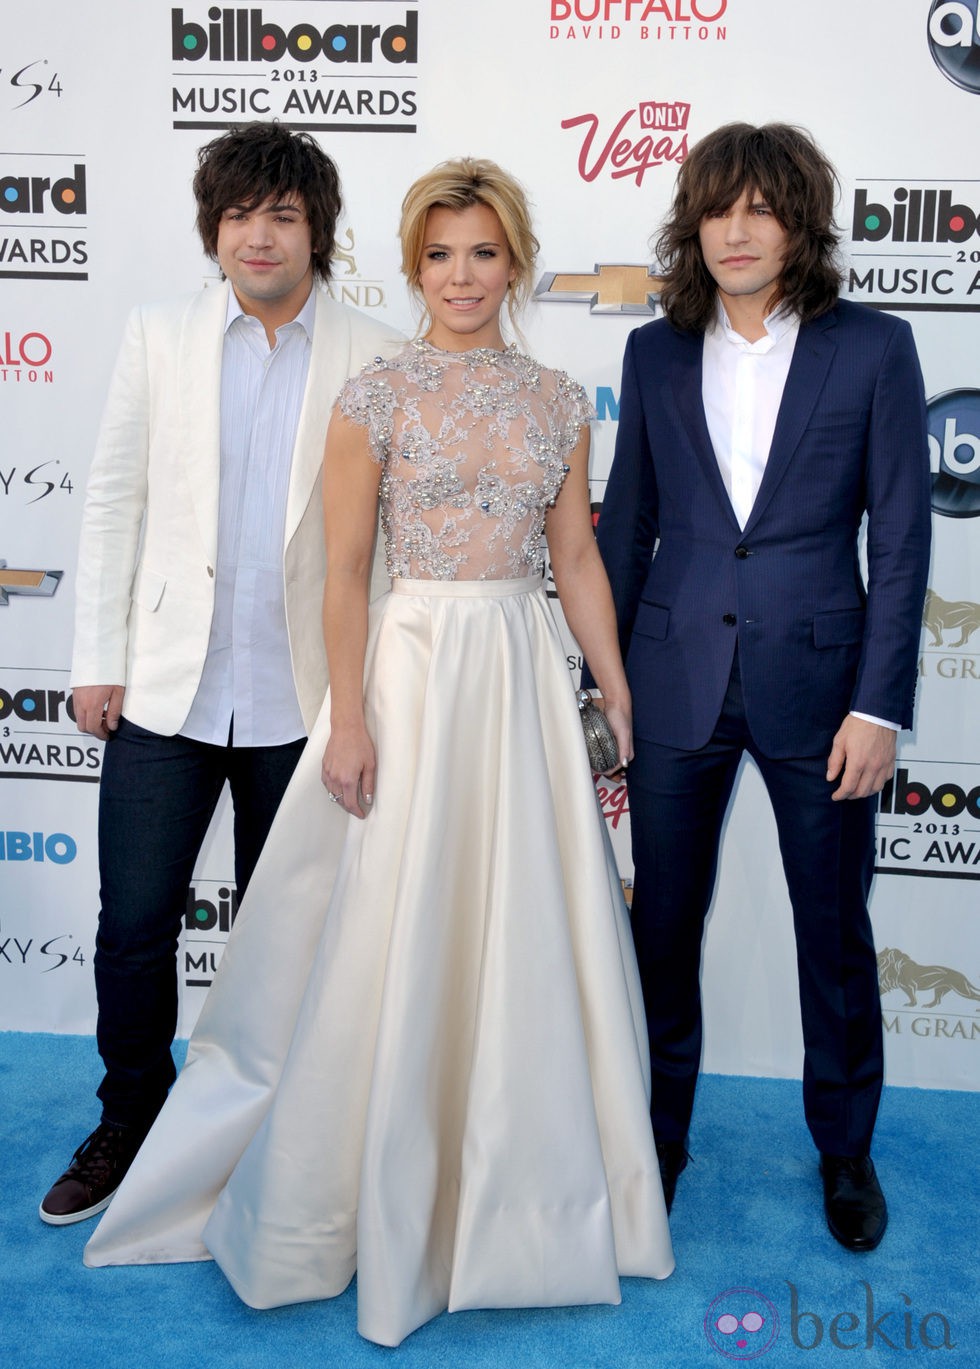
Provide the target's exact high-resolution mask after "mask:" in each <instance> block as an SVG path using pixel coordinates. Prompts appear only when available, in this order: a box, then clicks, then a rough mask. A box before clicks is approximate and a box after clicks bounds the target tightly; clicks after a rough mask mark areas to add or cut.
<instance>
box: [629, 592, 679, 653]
mask: <svg viewBox="0 0 980 1369" xmlns="http://www.w3.org/2000/svg"><path fill="white" fill-rule="evenodd" d="M669 623H670V609H669V608H663V607H662V606H661V605H660V604H650V603H647V602H646V601H645V600H642V599H641V600H640V606H639V608H638V609H637V610H636V618H635V620H634V622H633V631H634V632H638V633H639V634H640V635H641V636H642V637H653V638H654V639H655V640H656V641H658V642H662V641H663V640H664V639H665V638H666V636H667V626H668V624H669Z"/></svg>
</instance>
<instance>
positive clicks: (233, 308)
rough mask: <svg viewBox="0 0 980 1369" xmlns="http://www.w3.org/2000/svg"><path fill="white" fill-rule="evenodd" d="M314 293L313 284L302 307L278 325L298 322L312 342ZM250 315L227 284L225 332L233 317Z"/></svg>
mask: <svg viewBox="0 0 980 1369" xmlns="http://www.w3.org/2000/svg"><path fill="white" fill-rule="evenodd" d="M316 293H317V288H316V286H315V285H314V286H312V288H311V289H310V293H309V294H308V295H307V297H306V303H305V304H304V305H303V307H302V309H301V310H300V311H299V313H298V314H297V315H296V317H295V318H294V319H290V321H289V323H282V324H280V325H279V326H280V327H281V328H288V327H289V326H290V324H293V323H298V324H300V325H301V326H302V328H303V330H304V331H305V333H306V336H307V337H308V338H309V339H310V341H311V342H312V341H313V326H314V323H315V322H316ZM252 317H254V316H253V315H251V314H246V313H245V310H244V309H243V308H242V306H241V304H240V303H239V301H238V296H237V295H236V294H235V291H234V288H233V287H232V286H229V287H228V311H227V313H226V314H225V332H226V333H227V331H228V329H229V328H230V327H231V325H232V324H233V323H234V322H235V319H236V318H246V319H247V318H252ZM278 331H279V329H278V328H277V329H276V332H278Z"/></svg>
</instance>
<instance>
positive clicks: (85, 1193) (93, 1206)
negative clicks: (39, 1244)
mask: <svg viewBox="0 0 980 1369" xmlns="http://www.w3.org/2000/svg"><path fill="white" fill-rule="evenodd" d="M142 1141H143V1133H142V1132H141V1131H140V1130H138V1129H136V1128H134V1127H120V1126H116V1125H115V1124H114V1123H113V1122H102V1123H100V1125H99V1126H97V1127H96V1128H95V1130H94V1131H93V1132H92V1135H91V1136H89V1137H87V1138H86V1140H84V1141H83V1142H82V1144H81V1145H80V1146H79V1147H78V1149H77V1150H76V1151H75V1154H74V1155H73V1156H72V1162H71V1164H70V1165H69V1166H68V1168H67V1169H66V1170H65V1172H64V1174H62V1176H61V1178H60V1179H58V1180H56V1181H55V1183H54V1184H53V1185H52V1186H51V1188H50V1189H49V1190H48V1192H47V1194H46V1195H45V1198H44V1201H43V1202H42V1203H41V1206H40V1208H39V1209H38V1212H39V1213H40V1217H41V1221H42V1222H49V1223H50V1224H51V1226H69V1225H70V1224H71V1223H72V1222H84V1221H85V1219H86V1217H94V1216H95V1214H96V1213H97V1212H101V1211H102V1210H103V1208H106V1207H108V1206H109V1203H110V1201H111V1199H112V1195H113V1194H114V1193H115V1191H116V1189H117V1188H118V1187H119V1185H120V1184H121V1183H122V1181H123V1176H124V1175H125V1173H126V1171H127V1169H129V1166H130V1165H131V1164H132V1163H133V1157H134V1156H135V1154H136V1152H137V1151H138V1150H139V1148H140V1145H141V1144H142Z"/></svg>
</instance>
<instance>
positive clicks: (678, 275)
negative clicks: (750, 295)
mask: <svg viewBox="0 0 980 1369" xmlns="http://www.w3.org/2000/svg"><path fill="white" fill-rule="evenodd" d="M838 189H839V186H838V181H837V176H836V174H835V172H834V168H833V167H832V166H831V164H830V162H829V161H828V160H827V158H826V157H825V156H824V155H823V153H822V152H821V151H820V149H819V148H818V147H817V146H816V144H815V143H814V141H813V139H812V138H811V137H810V135H809V134H808V133H806V132H804V130H803V129H799V128H793V127H792V126H791V125H790V124H764V125H763V126H762V127H761V128H755V127H753V126H752V125H751V124H725V125H724V127H722V128H718V129H715V131H714V132H713V133H709V134H708V135H707V137H705V138H702V139H701V141H700V142H699V143H697V144H696V145H695V146H694V148H693V149H692V150H691V153H690V156H689V157H688V158H687V160H686V161H685V162H684V163H683V165H682V166H681V169H680V172H679V173H678V176H677V186H676V189H675V191H674V199H673V203H672V205H671V209H670V214H669V216H668V218H667V220H666V222H665V223H664V224H663V227H662V228H661V230H660V233H659V235H658V237H657V240H656V256H657V260H658V262H659V267H660V270H661V272H662V274H663V281H664V283H663V288H662V290H661V292H660V302H661V304H662V306H663V309H664V313H665V314H666V315H667V318H668V319H669V320H670V322H671V323H672V324H673V325H674V327H675V328H679V329H680V330H682V331H684V332H694V333H699V332H704V330H705V329H706V328H707V327H708V326H709V325H710V324H711V322H712V320H713V319H714V317H715V311H716V308H717V304H716V300H717V289H718V287H717V285H716V283H715V281H714V278H713V277H712V275H711V273H710V272H709V271H708V268H707V267H706V266H705V264H704V255H703V253H702V251H701V243H700V240H699V236H698V233H699V229H700V227H701V222H702V220H703V219H704V218H705V217H706V216H707V215H708V214H715V213H718V212H721V211H724V210H726V209H730V208H731V206H732V205H733V204H734V203H735V201H736V200H737V199H738V198H739V196H740V195H741V194H742V192H743V191H748V192H749V193H750V194H757V195H759V197H760V198H761V199H762V200H764V201H765V202H766V204H767V205H768V206H769V208H770V209H771V210H772V212H773V214H774V215H775V216H776V218H777V220H778V221H779V223H780V224H781V225H782V226H783V228H784V229H785V230H786V233H787V235H788V241H787V244H786V258H785V262H784V265H783V271H782V275H781V276H780V278H779V281H778V282H777V284H776V286H775V288H774V291H773V295H772V298H771V299H770V300H769V301H768V304H767V311H771V310H772V309H774V308H776V306H777V305H782V306H785V307H786V308H789V309H792V310H793V311H794V312H795V313H796V314H797V315H798V316H799V318H800V320H801V322H804V323H805V322H807V320H809V319H812V318H817V317H818V316H819V315H820V314H825V313H826V312H827V310H828V309H831V308H833V306H834V304H835V303H836V302H837V296H838V294H839V293H840V282H841V272H840V265H839V262H838V257H837V243H838V237H837V232H836V227H835V224H834V202H835V199H836V196H837V191H838Z"/></svg>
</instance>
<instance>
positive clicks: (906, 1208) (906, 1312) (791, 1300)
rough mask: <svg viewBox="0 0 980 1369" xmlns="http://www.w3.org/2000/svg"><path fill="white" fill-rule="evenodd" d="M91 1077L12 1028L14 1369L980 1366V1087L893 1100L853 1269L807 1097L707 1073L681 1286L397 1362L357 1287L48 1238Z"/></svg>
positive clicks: (562, 1312) (54, 1042) (8, 1216)
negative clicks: (266, 1298)
mask: <svg viewBox="0 0 980 1369" xmlns="http://www.w3.org/2000/svg"><path fill="white" fill-rule="evenodd" d="M99 1078H100V1069H99V1061H98V1058H97V1056H96V1052H95V1045H94V1042H93V1041H92V1040H91V1039H90V1038H88V1037H71V1036H46V1035H34V1034H26V1033H24V1034H22V1033H14V1032H7V1033H0V1096H2V1097H3V1114H2V1121H0V1144H2V1153H3V1156H4V1159H5V1163H4V1171H5V1173H4V1188H5V1202H4V1204H3V1211H2V1216H0V1251H2V1301H0V1308H2V1311H0V1365H2V1366H3V1367H4V1369H34V1366H37V1369H61V1366H65V1369H69V1367H70V1369H123V1367H124V1366H125V1369H201V1366H207V1369H226V1366H227V1367H228V1369H232V1367H233V1369H246V1367H247V1369H303V1367H304V1366H307V1365H309V1366H314V1365H315V1366H317V1367H318V1369H370V1367H371V1366H378V1365H385V1364H387V1365H389V1366H390V1365H392V1364H395V1363H397V1365H398V1369H402V1366H404V1367H405V1369H436V1367H437V1366H446V1369H471V1366H491V1367H492V1369H533V1367H534V1366H555V1369H559V1367H560V1369H653V1367H654V1366H660V1367H661V1369H688V1366H702V1365H717V1366H718V1367H719V1369H724V1366H725V1364H726V1363H730V1362H732V1361H742V1360H748V1359H753V1360H755V1361H757V1362H760V1363H761V1365H762V1366H763V1369H780V1367H781V1366H784V1365H785V1366H797V1365H798V1366H817V1369H822V1367H823V1366H828V1365H840V1366H843V1369H847V1367H848V1366H850V1365H859V1366H861V1369H868V1367H869V1366H879V1365H881V1366H888V1367H889V1369H895V1367H896V1366H900V1365H903V1364H905V1363H921V1362H923V1361H926V1360H927V1361H928V1362H929V1363H930V1364H935V1365H943V1364H951V1365H961V1366H964V1369H965V1367H966V1366H970V1369H973V1366H976V1365H980V1311H978V1305H980V1276H978V1263H980V1262H978V1251H977V1194H978V1191H980V1183H978V1181H980V1161H978V1146H977V1132H978V1126H977V1123H978V1120H980V1095H977V1094H969V1093H953V1092H938V1091H932V1090H920V1089H888V1090H886V1092H885V1098H884V1101H883V1104H882V1109H881V1117H880V1121H879V1125H878V1132H877V1141H876V1150H875V1156H876V1161H877V1165H878V1171H879V1174H880V1175H881V1179H882V1184H883V1187H884V1189H885V1192H886V1193H887V1195H888V1200H889V1206H890V1209H891V1226H890V1228H889V1231H888V1234H887V1235H886V1237H885V1240H884V1242H883V1243H882V1245H881V1246H880V1247H879V1249H878V1250H877V1251H875V1252H874V1253H872V1254H870V1255H862V1256H859V1255H851V1254H848V1252H846V1251H844V1250H842V1249H841V1248H840V1247H839V1246H838V1245H836V1243H835V1242H834V1241H833V1240H832V1239H831V1237H830V1236H829V1234H828V1233H827V1231H826V1228H825V1227H824V1224H823V1219H822V1210H821V1205H820V1181H819V1177H818V1174H817V1168H816V1159H815V1156H814V1152H813V1149H812V1145H811V1143H810V1139H809V1135H808V1133H807V1131H806V1128H805V1126H804V1123H803V1118H802V1110H801V1106H800V1097H799V1094H800V1088H799V1085H798V1084H797V1083H793V1082H787V1081H784V1080H766V1079H743V1078H726V1077H721V1076H717V1075H714V1076H710V1075H709V1076H707V1077H706V1078H704V1079H703V1081H702V1084H701V1086H700V1090H699V1093H698V1102H697V1108H696V1113H695V1128H694V1129H693V1130H692V1135H691V1149H692V1152H693V1155H694V1159H693V1161H692V1163H691V1165H690V1166H689V1168H688V1169H687V1171H686V1172H685V1173H684V1174H683V1176H682V1177H681V1180H680V1184H679V1187H678V1197H677V1202H676V1204H675V1208H674V1214H673V1220H672V1225H673V1231H674V1244H675V1250H676V1254H677V1266H678V1267H677V1272H676V1273H675V1274H674V1275H673V1276H672V1277H671V1278H670V1279H668V1280H667V1281H666V1282H664V1283H653V1282H647V1281H645V1280H641V1279H626V1280H624V1281H623V1303H622V1306H621V1307H598V1308H564V1309H558V1310H545V1311H533V1312H466V1313H457V1314H454V1315H452V1316H448V1315H444V1316H441V1317H439V1318H437V1319H436V1320H435V1321H433V1322H430V1323H429V1324H428V1325H427V1326H425V1327H423V1328H422V1329H421V1330H420V1331H418V1332H416V1334H415V1335H413V1336H411V1337H410V1338H409V1339H408V1340H407V1341H406V1342H405V1343H404V1344H403V1345H402V1346H401V1347H400V1348H399V1349H397V1350H385V1349H381V1348H380V1347H378V1346H374V1345H371V1344H369V1343H368V1342H366V1341H363V1340H361V1339H360V1338H359V1337H358V1335H357V1331H356V1326H355V1320H356V1310H355V1294H354V1289H353V1288H350V1289H348V1290H347V1292H346V1293H345V1294H344V1295H343V1296H342V1297H340V1298H336V1299H334V1300H333V1301H331V1302H324V1303H316V1304H308V1305H304V1306H299V1307H287V1308H280V1309H278V1310H275V1311H271V1312H256V1311H253V1310H252V1309H250V1308H247V1307H245V1306H244V1305H243V1304H242V1303H240V1302H239V1301H238V1299H237V1298H236V1297H235V1295H234V1294H233V1293H232V1291H231V1289H230V1287H229V1286H228V1284H227V1283H226V1282H225V1280H224V1278H223V1276H222V1275H221V1273H220V1272H219V1271H218V1270H217V1269H216V1268H215V1267H214V1266H213V1265H211V1264H194V1265H169V1266H168V1265H157V1266H153V1267H147V1268H137V1269H129V1268H127V1269H100V1270H88V1269H85V1268H84V1266H83V1265H82V1247H83V1245H84V1243H85V1241H86V1239H87V1238H88V1235H89V1233H90V1232H91V1230H92V1229H93V1224H92V1223H91V1222H85V1223H81V1224H79V1225H77V1226H73V1227H64V1228H53V1227H48V1226H45V1225H44V1224H42V1222H41V1221H40V1220H39V1219H38V1216H37V1204H38V1201H39V1200H40V1197H41V1196H42V1195H43V1193H44V1191H45V1190H46V1189H47V1187H48V1185H49V1184H50V1183H51V1182H52V1180H53V1179H54V1178H55V1177H57V1175H58V1173H59V1172H60V1170H61V1169H62V1168H64V1165H65V1164H66V1163H67V1161H68V1158H69V1156H70V1154H71V1152H72V1150H73V1149H74V1148H75V1146H76V1145H77V1144H78V1143H79V1142H80V1141H81V1140H82V1138H83V1137H84V1136H85V1134H86V1133H87V1131H89V1130H90V1129H91V1127H92V1126H93V1125H94V1123H95V1120H96V1119H97V1113H96V1108H95V1099H94V1097H93V1093H94V1089H95V1087H96V1085H97V1084H98V1080H99ZM760 1318H764V1320H763V1321H762V1325H761V1326H757V1320H758V1319H760ZM739 1323H741V1324H740V1325H739ZM730 1327H734V1328H735V1329H734V1330H730V1329H729V1328H730Z"/></svg>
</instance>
